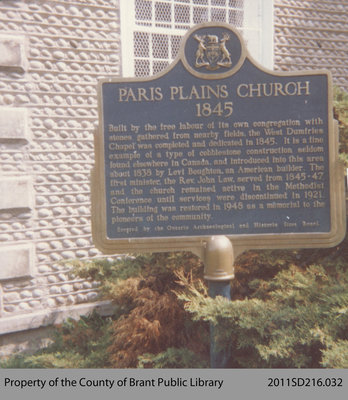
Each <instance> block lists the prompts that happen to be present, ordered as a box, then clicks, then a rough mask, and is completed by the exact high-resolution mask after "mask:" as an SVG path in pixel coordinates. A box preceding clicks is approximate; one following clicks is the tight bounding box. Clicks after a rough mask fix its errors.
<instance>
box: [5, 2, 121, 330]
mask: <svg viewBox="0 0 348 400" xmlns="http://www.w3.org/2000/svg"><path fill="white" fill-rule="evenodd" d="M119 43H120V37H119V10H118V2H117V1H110V0H108V1H103V0H91V1H85V0H81V1H79V0H75V1H68V0H65V1H37V0H36V1H35V0H34V1H6V0H5V1H1V4H0V148H1V154H0V174H1V177H0V188H1V189H2V192H1V193H0V246H1V249H2V251H1V252H0V269H1V273H0V279H1V280H0V285H1V291H0V294H2V299H1V301H0V306H1V309H0V313H1V317H2V318H5V319H6V318H7V317H13V316H15V315H19V314H26V313H33V312H38V311H39V310H47V309H51V310H54V309H56V308H57V307H62V306H67V305H72V304H78V303H85V302H91V301H93V300H95V298H96V296H97V291H96V289H97V283H96V282H87V281H83V280H80V279H71V278H70V277H69V276H68V268H67V267H66V266H64V265H62V264H61V263H59V262H60V261H62V260H68V259H71V258H91V257H95V256H97V255H98V254H99V253H98V251H97V250H96V249H95V248H94V247H93V244H92V240H91V234H90V229H91V228H90V185H89V179H90V169H91V166H92V164H93V132H94V129H95V127H96V125H97V118H98V117H97V107H96V106H97V95H96V82H97V79H98V78H101V77H105V76H109V75H118V74H119V72H120V71H119V65H120V63H119ZM23 110H24V111H23ZM26 178H27V179H26ZM23 181H24V183H23V184H21V182H23ZM1 199H2V200H1ZM18 246H20V252H19V251H18V250H17V249H18V248H19V247H18ZM33 265H34V267H33ZM13 278H16V279H15V280H14V279H13ZM11 320H12V318H10V319H8V321H9V323H10V321H11ZM29 326H30V324H29ZM29 326H28V327H29ZM0 334H1V332H0Z"/></svg>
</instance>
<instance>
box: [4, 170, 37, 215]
mask: <svg viewBox="0 0 348 400" xmlns="http://www.w3.org/2000/svg"><path fill="white" fill-rule="evenodd" d="M18 208H25V209H28V208H29V209H33V208H34V189H33V183H32V178H31V177H30V176H18V177H17V176H16V177H1V178H0V210H9V209H18Z"/></svg>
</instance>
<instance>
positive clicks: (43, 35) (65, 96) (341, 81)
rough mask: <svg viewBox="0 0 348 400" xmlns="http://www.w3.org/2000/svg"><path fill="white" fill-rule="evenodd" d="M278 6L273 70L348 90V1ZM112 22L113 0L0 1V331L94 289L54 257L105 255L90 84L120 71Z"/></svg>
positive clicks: (85, 297) (91, 295) (279, 1)
mask: <svg viewBox="0 0 348 400" xmlns="http://www.w3.org/2000/svg"><path fill="white" fill-rule="evenodd" d="M274 4H275V8H274V10H275V68H276V69H278V70H282V71H293V70H298V69H313V68H317V67H319V68H323V67H324V68H328V69H330V70H331V71H332V73H333V76H334V82H335V83H336V84H337V85H339V86H341V87H343V88H345V89H346V90H348V78H347V76H348V71H347V69H348V67H347V65H348V63H347V58H348V56H347V54H348V52H347V50H348V38H347V22H348V4H347V2H346V1H317V0H316V1H314V0H307V1H302V0H301V1H300V0H275V2H274ZM119 26H120V25H119V7H118V0H114V1H113V0H73V1H69V0H60V1H58V0H57V1H54V0H48V1H43V0H42V1H39V0H33V1H25V0H11V1H10V0H2V1H1V2H0V190H1V193H0V247H1V251H0V334H1V333H3V332H2V331H1V329H3V328H4V327H6V329H5V330H6V333H9V332H11V329H12V328H11V324H12V325H13V329H12V331H13V332H14V331H16V330H17V331H19V330H23V329H26V327H27V328H28V329H29V328H33V327H38V326H40V325H42V324H44V323H45V322H44V321H51V322H53V320H54V319H52V318H50V317H49V316H50V315H51V314H53V312H56V311H57V310H61V309H67V308H69V309H71V307H73V308H74V307H75V308H76V309H78V310H82V309H83V308H81V307H82V306H83V305H84V303H89V302H93V300H95V298H96V296H97V286H98V284H97V283H96V282H88V281H84V280H79V279H71V278H70V277H69V275H68V268H67V267H66V266H64V265H62V264H61V263H60V261H64V260H68V259H70V258H85V259H88V258H93V257H97V256H99V255H100V254H99V253H98V251H97V250H96V249H95V248H94V247H93V244H92V240H91V234H90V198H89V196H90V185H89V174H90V169H91V167H92V164H93V131H94V129H95V127H96V124H97V96H96V82H97V79H98V78H101V77H105V76H112V75H119V73H120V70H119V68H120V46H119V45H120V31H119ZM40 312H42V313H41V314H40ZM44 313H47V318H46V317H45V314H44ZM50 313H51V314H50ZM31 315H33V318H32V319H35V318H36V319H35V320H36V321H39V322H37V324H33V321H32V319H31V317H30V316H31ZM19 319H20V322H18V321H19ZM5 330H4V332H5Z"/></svg>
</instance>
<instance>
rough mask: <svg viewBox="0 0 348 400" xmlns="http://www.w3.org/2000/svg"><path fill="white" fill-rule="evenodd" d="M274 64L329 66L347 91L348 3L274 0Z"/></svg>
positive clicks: (298, 67) (286, 67)
mask: <svg viewBox="0 0 348 400" xmlns="http://www.w3.org/2000/svg"><path fill="white" fill-rule="evenodd" d="M274 5H275V17H274V18H275V32H274V37H275V67H276V69H278V70H281V71H296V70H311V69H312V70H313V69H316V68H326V69H329V70H330V71H331V72H332V75H333V81H334V84H335V85H337V86H340V87H341V88H342V89H345V90H346V91H347V90H348V2H347V1H346V0H343V1H329V0H328V1H322V0H305V1H303V0H275V1H274Z"/></svg>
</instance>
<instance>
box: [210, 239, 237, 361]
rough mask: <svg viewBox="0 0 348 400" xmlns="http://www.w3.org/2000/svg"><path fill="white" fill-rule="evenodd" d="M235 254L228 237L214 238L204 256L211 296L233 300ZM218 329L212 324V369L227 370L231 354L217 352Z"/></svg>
mask: <svg viewBox="0 0 348 400" xmlns="http://www.w3.org/2000/svg"><path fill="white" fill-rule="evenodd" d="M233 261H234V254H233V246H232V243H231V241H230V240H229V239H228V238H227V237H226V236H212V237H211V238H210V239H209V241H208V242H207V245H206V248H205V254H204V267H205V268H204V278H205V279H206V280H207V281H208V285H209V296H210V297H212V298H215V297H216V296H222V297H225V298H227V299H229V300H231V292H230V289H231V288H230V281H231V280H232V279H233V278H234V268H233ZM216 329H217V327H215V326H214V325H213V324H212V323H211V324H210V367H211V368H226V365H227V362H228V359H229V357H230V354H229V353H228V352H227V351H226V350H224V351H221V350H220V351H219V350H217V346H216V341H215V336H216Z"/></svg>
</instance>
